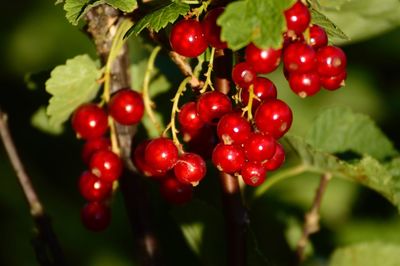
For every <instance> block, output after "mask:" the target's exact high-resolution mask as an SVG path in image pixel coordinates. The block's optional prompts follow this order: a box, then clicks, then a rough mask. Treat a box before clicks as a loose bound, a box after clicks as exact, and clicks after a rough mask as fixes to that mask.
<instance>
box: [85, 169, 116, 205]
mask: <svg viewBox="0 0 400 266" xmlns="http://www.w3.org/2000/svg"><path fill="white" fill-rule="evenodd" d="M111 189H112V183H110V182H107V181H105V180H103V179H100V178H98V177H97V176H95V175H94V174H92V173H90V172H84V173H83V174H82V175H81V177H80V178H79V191H80V193H81V195H82V196H83V197H84V198H85V199H86V200H88V201H101V200H104V199H106V198H107V197H108V196H110V194H111Z"/></svg>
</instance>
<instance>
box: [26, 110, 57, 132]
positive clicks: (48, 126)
mask: <svg viewBox="0 0 400 266" xmlns="http://www.w3.org/2000/svg"><path fill="white" fill-rule="evenodd" d="M31 124H32V126H34V127H35V128H37V129H39V130H41V131H43V132H45V133H48V134H50V135H60V134H61V133H62V132H63V131H64V127H63V125H62V124H59V123H58V124H54V123H50V119H49V116H48V115H47V114H46V107H45V106H41V107H40V108H39V109H38V110H37V111H36V112H35V113H34V114H33V115H32V117H31Z"/></svg>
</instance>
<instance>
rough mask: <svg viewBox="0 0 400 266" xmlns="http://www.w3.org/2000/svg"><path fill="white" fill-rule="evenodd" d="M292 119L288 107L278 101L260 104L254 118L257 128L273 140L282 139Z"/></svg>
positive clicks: (271, 100) (273, 100)
mask: <svg viewBox="0 0 400 266" xmlns="http://www.w3.org/2000/svg"><path fill="white" fill-rule="evenodd" d="M292 119H293V115H292V110H291V109H290V107H289V106H288V105H287V104H286V103H285V102H283V101H281V100H278V99H270V100H267V101H265V102H264V103H262V104H261V105H260V106H259V107H258V108H257V111H256V114H255V116H254V121H255V123H256V126H257V128H258V129H259V130H260V131H261V132H264V133H266V134H270V135H271V136H272V137H274V138H275V139H278V138H280V137H282V136H283V135H284V134H285V133H286V132H287V131H288V130H289V128H290V126H291V125H292Z"/></svg>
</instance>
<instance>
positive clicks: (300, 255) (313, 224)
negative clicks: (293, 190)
mask: <svg viewBox="0 0 400 266" xmlns="http://www.w3.org/2000/svg"><path fill="white" fill-rule="evenodd" d="M331 178H332V174H331V173H325V174H323V175H322V177H321V180H320V182H319V186H318V189H317V191H316V193H315V197H314V201H313V203H312V206H311V209H310V210H309V211H308V212H307V213H306V215H305V221H304V226H303V233H302V236H301V238H300V240H299V242H298V243H297V250H296V255H297V259H298V262H299V263H301V262H302V261H303V260H304V250H305V248H306V245H307V243H308V239H309V237H310V235H311V234H314V233H316V232H318V230H319V219H320V217H319V209H320V207H321V202H322V197H323V195H324V193H325V190H326V187H327V185H328V183H329V181H330V180H331Z"/></svg>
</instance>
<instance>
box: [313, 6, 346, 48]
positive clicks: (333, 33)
mask: <svg viewBox="0 0 400 266" xmlns="http://www.w3.org/2000/svg"><path fill="white" fill-rule="evenodd" d="M310 10H311V16H312V19H311V23H312V24H317V25H319V26H321V27H322V28H324V29H325V31H326V33H327V34H328V36H329V37H330V38H338V39H343V40H349V37H348V36H347V35H346V34H345V33H344V32H343V31H342V30H341V29H340V28H339V27H338V26H336V24H335V23H333V22H332V21H331V20H330V19H329V18H327V17H326V16H325V15H324V14H322V13H321V12H319V11H317V10H316V9H314V8H311V9H310Z"/></svg>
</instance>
